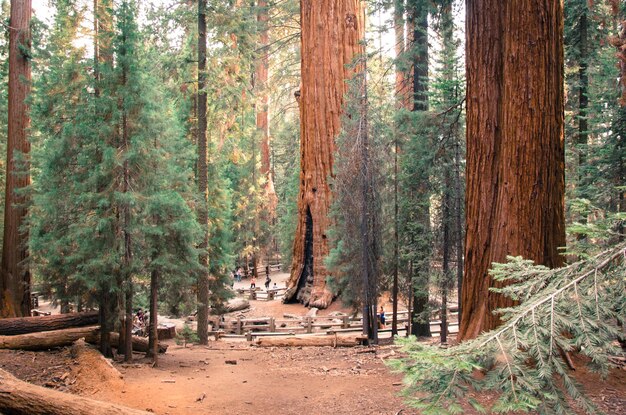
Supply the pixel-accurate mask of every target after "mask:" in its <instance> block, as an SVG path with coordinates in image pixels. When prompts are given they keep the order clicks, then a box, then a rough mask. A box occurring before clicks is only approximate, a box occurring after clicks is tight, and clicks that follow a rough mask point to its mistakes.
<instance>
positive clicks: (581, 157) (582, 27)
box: [576, 0, 589, 239]
mask: <svg viewBox="0 0 626 415" xmlns="http://www.w3.org/2000/svg"><path fill="white" fill-rule="evenodd" d="M580 7H581V9H582V11H581V15H580V19H579V22H578V30H579V39H578V47H579V52H580V56H579V59H580V61H579V67H578V83H579V85H578V138H577V143H576V144H577V147H578V149H577V150H578V183H577V190H578V191H577V194H578V197H580V198H587V197H588V192H587V189H586V187H587V186H588V185H589V183H587V180H586V176H587V174H586V173H585V169H586V164H587V146H588V141H589V131H588V130H589V125H588V124H589V123H588V120H587V108H588V106H589V99H588V97H587V90H588V89H589V75H588V68H589V47H588V43H589V36H588V26H589V23H588V8H587V0H582V1H581V4H580ZM579 221H580V222H581V223H587V215H586V213H583V214H582V216H581V217H580V218H579ZM579 239H583V238H582V235H579Z"/></svg>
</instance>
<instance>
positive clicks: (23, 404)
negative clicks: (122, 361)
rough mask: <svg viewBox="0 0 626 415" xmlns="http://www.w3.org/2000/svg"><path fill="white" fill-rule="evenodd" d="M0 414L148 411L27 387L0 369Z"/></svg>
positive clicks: (131, 414) (141, 414) (135, 414)
mask: <svg viewBox="0 0 626 415" xmlns="http://www.w3.org/2000/svg"><path fill="white" fill-rule="evenodd" d="M0 413H3V414H11V415H57V414H58V415H83V414H90V415H149V414H150V412H145V411H140V410H138V409H132V408H127V407H124V406H120V405H115V404H112V403H108V402H101V401H96V400H93V399H88V398H83V397H81V396H75V395H70V394H67V393H63V392H58V391H55V390H51V389H46V388H43V387H41V386H35V385H31V384H30V383H26V382H22V381H21V380H19V379H17V378H15V377H14V376H13V375H11V374H10V373H9V372H6V371H4V370H2V369H0Z"/></svg>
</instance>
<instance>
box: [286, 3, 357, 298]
mask: <svg viewBox="0 0 626 415" xmlns="http://www.w3.org/2000/svg"><path fill="white" fill-rule="evenodd" d="M300 6H301V7H300V13H301V22H302V61H301V64H302V88H301V94H300V132H301V136H300V169H301V170H300V192H299V195H298V225H297V229H296V236H295V240H294V247H293V263H292V267H291V276H290V278H289V281H288V283H287V284H288V285H287V287H288V290H287V292H286V293H285V297H284V300H283V301H293V300H294V299H297V300H299V301H300V302H302V303H304V304H308V305H310V306H311V307H318V308H326V307H327V306H328V305H329V304H330V303H331V301H332V297H333V295H332V293H331V292H330V290H329V289H328V288H327V287H326V277H327V276H328V272H327V270H326V267H325V266H324V258H325V257H326V256H327V255H328V252H329V247H328V239H327V232H328V229H329V225H330V219H329V217H328V213H329V209H330V204H331V201H332V191H331V188H330V186H329V183H328V180H329V178H330V176H332V173H333V170H332V169H333V158H334V152H335V138H336V137H337V135H338V134H339V132H340V129H341V115H342V108H343V104H344V94H345V93H346V91H347V84H346V80H347V79H349V78H350V77H351V76H352V75H353V74H354V73H356V69H354V68H351V67H350V64H351V63H352V62H353V59H354V58H355V56H356V55H358V54H360V53H362V52H363V46H362V44H361V42H362V40H363V36H364V29H365V24H364V23H365V10H364V6H363V4H362V2H361V1H359V0H301V3H300ZM307 235H308V236H309V237H308V238H307Z"/></svg>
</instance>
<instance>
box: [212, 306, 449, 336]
mask: <svg viewBox="0 0 626 415" xmlns="http://www.w3.org/2000/svg"><path fill="white" fill-rule="evenodd" d="M457 314H458V313H457V312H456V311H455V312H449V314H448V332H449V333H456V332H457V331H458V323H457V321H458V318H457V317H458V315H457ZM397 316H398V318H397V321H398V330H399V331H406V329H407V328H406V326H407V325H408V322H409V313H408V311H400V312H398V314H397ZM387 321H388V322H389V321H390V320H387ZM441 325H442V322H441V321H440V320H434V321H431V322H430V330H431V333H432V334H433V335H434V334H438V333H441ZM362 326H363V320H362V318H360V317H351V316H347V315H344V316H319V317H308V316H303V317H297V318H283V319H278V318H275V317H258V318H244V317H241V316H239V317H236V318H231V319H227V320H225V321H223V322H222V323H221V326H220V329H222V330H223V331H224V332H225V333H226V334H235V335H238V336H243V335H246V336H253V337H254V336H263V335H280V334H283V335H284V334H294V335H295V334H312V333H324V332H333V333H334V332H350V331H359V330H361V329H362ZM387 331H391V329H387V328H382V329H381V330H380V332H387Z"/></svg>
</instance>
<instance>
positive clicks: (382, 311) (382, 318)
mask: <svg viewBox="0 0 626 415" xmlns="http://www.w3.org/2000/svg"><path fill="white" fill-rule="evenodd" d="M378 318H379V319H380V325H381V326H382V328H385V309H384V308H383V306H382V305H381V306H380V312H379V313H378Z"/></svg>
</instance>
